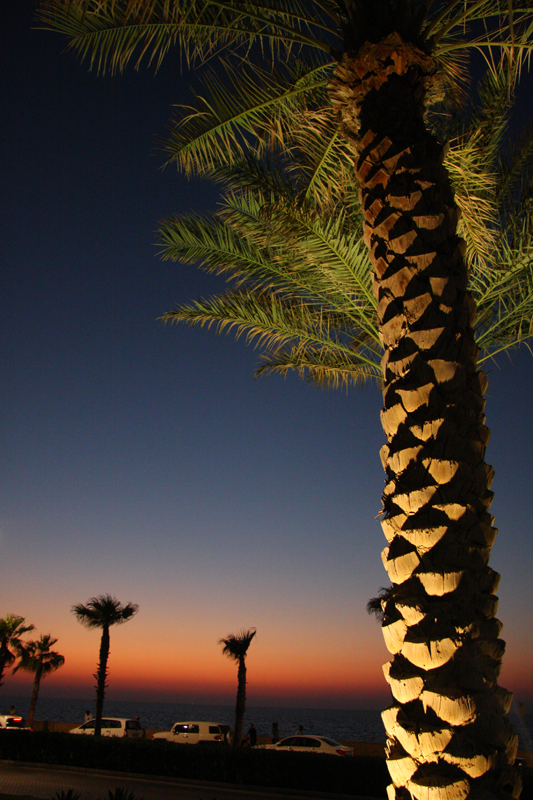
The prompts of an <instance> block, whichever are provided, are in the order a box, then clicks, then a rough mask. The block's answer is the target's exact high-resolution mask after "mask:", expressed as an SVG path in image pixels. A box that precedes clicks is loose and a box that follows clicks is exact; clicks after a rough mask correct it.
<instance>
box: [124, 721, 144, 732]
mask: <svg viewBox="0 0 533 800" xmlns="http://www.w3.org/2000/svg"><path fill="white" fill-rule="evenodd" d="M126 730H127V731H140V730H141V723H140V722H138V721H137V720H136V719H128V720H126Z"/></svg>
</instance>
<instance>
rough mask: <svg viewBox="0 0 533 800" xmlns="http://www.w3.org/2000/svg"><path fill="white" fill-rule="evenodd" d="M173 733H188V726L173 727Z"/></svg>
mask: <svg viewBox="0 0 533 800" xmlns="http://www.w3.org/2000/svg"><path fill="white" fill-rule="evenodd" d="M172 730H173V732H174V733H188V732H189V726H188V725H174V727H173V728H172Z"/></svg>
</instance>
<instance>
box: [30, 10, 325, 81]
mask: <svg viewBox="0 0 533 800" xmlns="http://www.w3.org/2000/svg"><path fill="white" fill-rule="evenodd" d="M38 19H39V20H40V22H41V23H42V24H43V25H44V27H46V28H49V29H52V30H56V31H60V32H61V33H64V34H66V35H67V36H68V38H69V40H70V44H69V46H70V48H71V49H73V50H74V51H75V52H76V53H77V54H78V55H79V56H81V57H82V58H86V57H89V58H90V63H91V66H96V67H97V68H98V69H99V70H100V71H107V70H110V71H112V72H115V71H116V70H122V69H124V68H125V67H126V66H127V65H128V64H129V63H130V62H131V61H134V63H135V66H136V67H138V66H139V65H140V63H141V61H142V60H143V59H145V58H146V59H148V61H149V62H150V63H155V64H156V65H157V66H159V65H160V64H161V62H162V60H163V59H164V57H165V56H166V54H167V53H168V51H169V49H170V48H171V47H172V46H174V45H176V46H178V47H179V48H180V50H181V52H182V53H183V54H184V56H185V57H186V59H187V61H188V62H192V63H200V62H203V61H205V60H207V59H208V58H209V57H210V56H211V55H212V54H213V53H214V52H219V51H221V50H224V49H227V48H228V47H232V48H235V47H237V48H238V47H241V48H244V51H245V52H247V51H248V50H249V48H250V47H251V46H253V45H254V43H255V42H256V41H257V42H258V43H259V45H260V46H261V47H262V48H263V49H264V48H265V47H266V48H268V52H270V53H271V54H272V55H274V54H275V53H277V52H279V50H280V48H283V51H284V53H285V55H287V53H288V52H290V49H291V48H292V47H294V46H297V47H302V46H307V47H311V48H313V49H318V50H322V51H325V52H327V53H332V52H333V48H332V45H331V44H330V41H331V40H335V39H337V43H339V42H338V39H339V31H338V28H337V25H335V26H334V27H332V26H331V25H328V24H327V14H324V13H323V12H321V13H320V15H319V16H315V17H314V18H311V19H310V18H309V15H308V13H307V9H306V5H305V3H303V2H299V0H288V2H284V1H283V0H278V2H277V3H276V5H275V7H272V6H271V5H270V4H268V3H256V2H254V1H253V0H240V1H239V2H238V3H235V2H232V0H229V2H220V1H217V0H172V2H168V0H142V2H138V0H41V2H40V5H39V9H38Z"/></svg>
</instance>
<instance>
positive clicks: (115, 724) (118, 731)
mask: <svg viewBox="0 0 533 800" xmlns="http://www.w3.org/2000/svg"><path fill="white" fill-rule="evenodd" d="M95 724H96V720H94V719H90V720H89V722H84V724H83V725H80V726H79V728H72V730H71V731H69V733H88V734H94V726H95ZM102 736H123V737H127V738H128V739H142V738H144V736H145V731H144V728H143V727H142V725H141V723H140V722H139V720H138V719H122V718H121V717H120V718H119V717H105V718H104V719H102Z"/></svg>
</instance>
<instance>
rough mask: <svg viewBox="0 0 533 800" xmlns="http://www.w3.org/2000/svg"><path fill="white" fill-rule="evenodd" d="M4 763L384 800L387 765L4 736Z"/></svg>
mask: <svg viewBox="0 0 533 800" xmlns="http://www.w3.org/2000/svg"><path fill="white" fill-rule="evenodd" d="M0 759H5V760H8V761H27V762H35V763H45V764H61V765H65V766H71V767H74V766H75V767H87V768H93V769H103V770H112V771H116V772H131V773H137V774H143V775H162V776H166V777H172V778H182V779H185V780H187V779H189V780H202V781H216V782H219V783H233V784H243V785H247V786H268V787H277V788H280V789H303V790H307V791H317V792H332V793H337V794H352V795H365V796H367V797H381V798H384V797H386V786H387V783H389V777H388V772H387V768H386V766H385V759H383V758H375V757H371V756H365V757H363V756H356V757H350V756H346V757H343V758H338V757H335V756H327V755H316V754H307V753H272V752H270V751H268V750H254V749H249V748H244V749H233V748H230V747H226V746H225V745H219V744H217V745H203V746H194V747H193V746H192V745H179V744H172V743H169V742H164V741H162V742H154V741H151V740H143V739H118V738H117V739H115V738H107V737H106V738H101V739H100V738H95V737H93V736H81V735H80V736H72V735H70V734H66V733H47V732H38V731H36V732H29V731H16V732H15V731H0Z"/></svg>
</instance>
